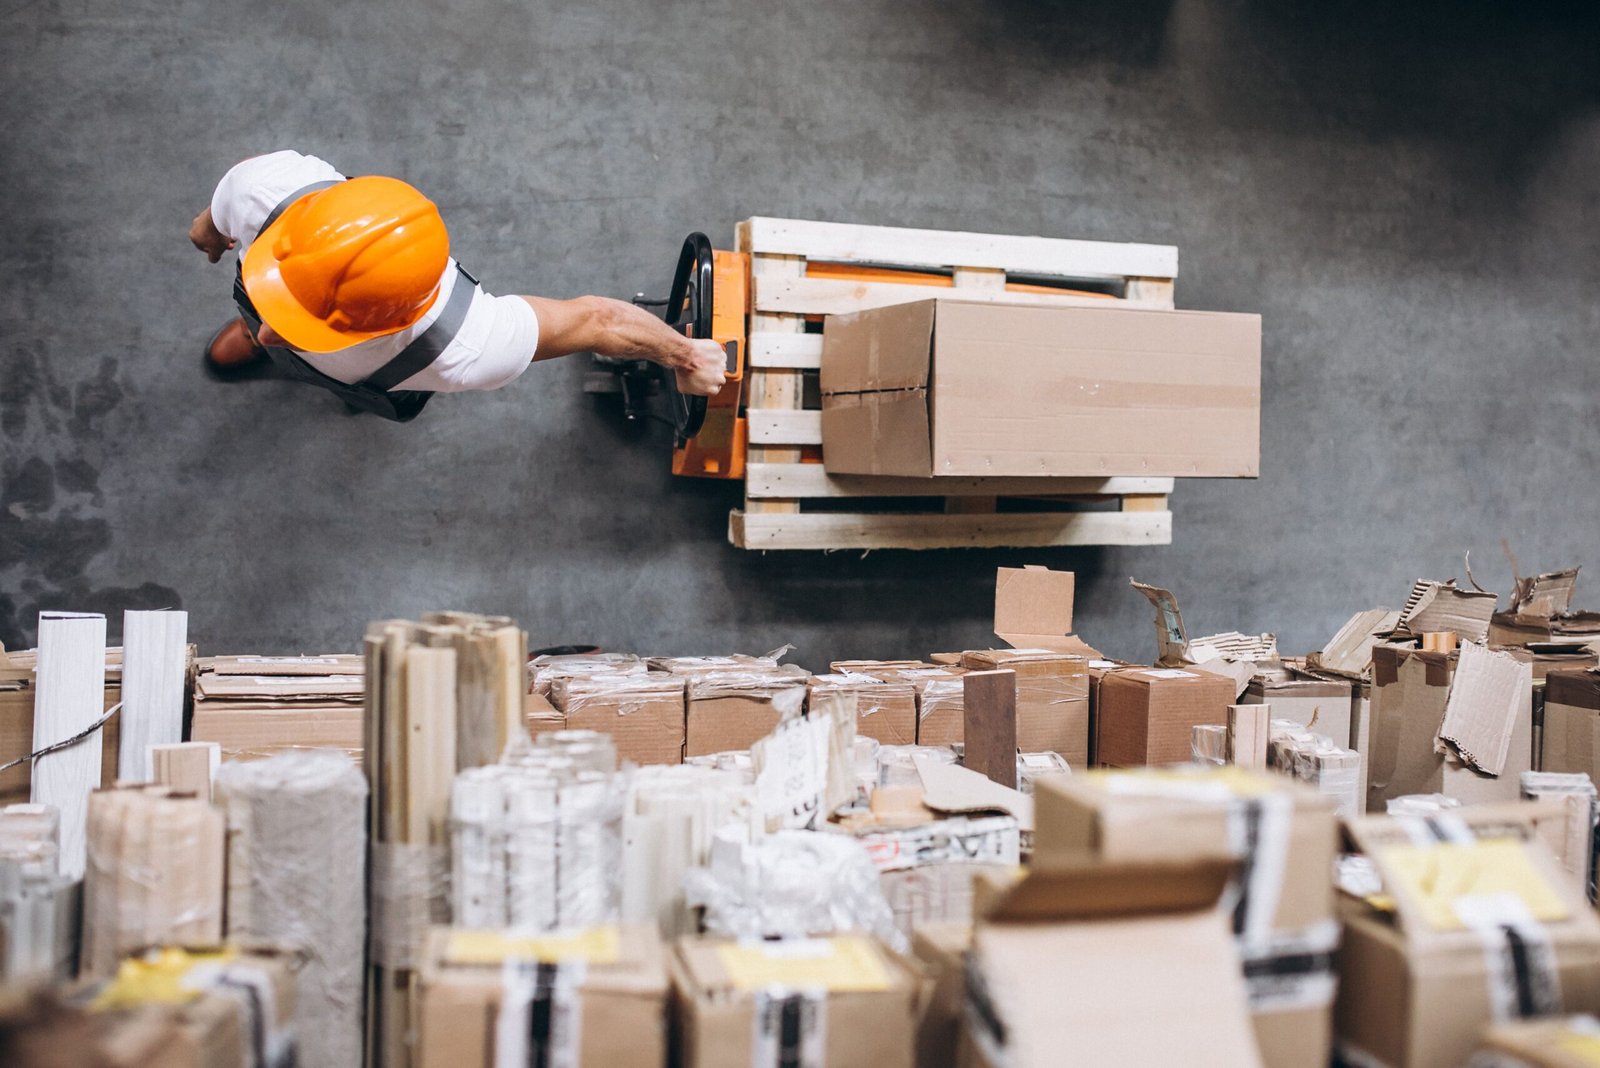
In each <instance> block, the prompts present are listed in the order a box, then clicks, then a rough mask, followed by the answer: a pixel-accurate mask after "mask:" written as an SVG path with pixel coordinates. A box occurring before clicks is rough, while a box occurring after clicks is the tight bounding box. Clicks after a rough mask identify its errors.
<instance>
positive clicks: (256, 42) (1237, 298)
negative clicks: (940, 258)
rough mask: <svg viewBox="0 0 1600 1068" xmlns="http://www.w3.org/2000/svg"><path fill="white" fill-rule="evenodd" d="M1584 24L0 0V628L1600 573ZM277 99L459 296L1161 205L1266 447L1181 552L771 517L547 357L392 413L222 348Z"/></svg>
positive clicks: (714, 629) (1396, 583)
mask: <svg viewBox="0 0 1600 1068" xmlns="http://www.w3.org/2000/svg"><path fill="white" fill-rule="evenodd" d="M1597 55H1600V14H1597V9H1596V8H1595V7H1594V5H1592V4H1578V3H1567V4H1540V5H1512V4H1504V3H1485V2H1473V0H1467V2H1455V3H1444V2H1442V0H1429V2H1407V3H1393V2H1389V0H1344V2H1335V3H1317V4H1311V3H1291V2H1283V0H1277V2H1268V0H1100V2H1096V3H1086V2H1065V0H1058V2H1049V0H1040V2H1036V3H1029V2H1023V0H1001V2H991V3H949V2H941V0H814V2H810V3H803V4H802V3H781V2H778V0H682V2H665V0H658V2H656V3H649V2H645V0H535V2H529V3H505V2H501V0H455V2H452V3H442V2H438V0H434V2H427V3H419V2H409V3H404V2H403V3H397V4H378V3H370V2H368V3H344V4H323V3H313V2H310V0H289V2H282V3H271V4H253V5H244V4H222V3H210V4H207V3H200V2H196V0H164V2H162V3H155V2H152V0H122V2H117V3H112V2H110V0H92V2H82V0H78V2H69V0H41V2H33V3H29V2H19V0H0V189H3V190H4V197H3V199H0V360H3V374H0V433H3V441H4V445H3V457H0V463H3V472H0V473H3V477H4V488H3V502H0V504H3V507H0V640H3V641H4V642H5V643H6V644H7V645H9V646H13V647H15V646H17V645H21V644H27V643H28V642H30V641H31V640H32V637H33V633H34V619H35V615H36V613H37V611H38V610H39V609H40V608H68V609H100V610H111V611H118V610H120V609H121V608H124V607H151V606H159V605H181V606H183V607H185V608H187V609H188V610H189V611H190V612H191V614H192V616H191V618H192V622H191V627H192V633H193V634H194V636H195V638H196V639H197V640H198V641H199V642H200V643H201V644H202V646H203V647H204V648H205V649H206V650H207V651H211V652H245V651H265V652H292V651H308V652H310V651H318V650H324V649H351V648H354V647H355V645H356V643H357V640H358V637H359V635H360V633H361V630H362V628H363V626H364V624H365V622H366V621H367V620H368V619H371V618H375V617H381V616H386V615H409V614H412V613H416V612H420V611H422V610H425V609H428V608H434V607H462V608H469V609H478V610H485V611H493V612H505V613H510V614H512V615H515V616H517V617H518V618H519V619H521V620H522V621H523V622H524V624H525V625H526V626H527V627H528V629H529V631H530V632H531V634H532V637H533V640H534V642H535V643H536V644H546V643H553V642H559V641H573V640H579V639H583V640H589V641H595V642H599V643H602V644H604V645H606V646H608V647H611V648H633V649H639V650H645V651H657V650H659V651H663V652H666V651H674V652H700V651H704V652H721V651H726V650H741V651H761V650H764V649H767V648H770V647H773V646H776V645H779V644H782V643H785V642H792V643H793V644H794V645H795V646H796V647H797V650H798V651H797V654H796V656H797V658H798V659H799V660H800V661H801V662H803V663H806V664H808V665H812V666H816V665H820V664H821V663H823V662H825V661H826V660H827V659H829V658H830V657H834V656H838V655H845V654H849V655H853V656H871V655H882V656H899V655H905V654H915V653H924V652H927V651H929V650H931V649H938V648H960V647H970V646H973V645H977V644H982V643H983V642H985V640H986V636H987V633H988V629H989V627H988V624H989V613H990V594H991V590H992V583H993V574H994V568H995V566H996V565H997V564H1004V563H1020V562H1025V561H1034V562H1042V563H1046V564H1049V565H1051V566H1054V567H1059V568H1072V569H1075V570H1076V571H1077V572H1078V574H1079V607H1078V619H1079V627H1078V629H1079V631H1080V632H1081V633H1082V634H1084V635H1085V636H1086V637H1087V638H1089V639H1090V640H1092V641H1095V642H1098V643H1100V644H1101V645H1102V646H1103V647H1104V648H1105V649H1107V650H1108V651H1110V652H1113V653H1116V654H1120V655H1124V656H1130V657H1134V656H1147V655H1149V654H1150V652H1151V651H1152V647H1153V635H1152V633H1151V626H1150V610H1149V608H1148V607H1147V606H1146V604H1145V603H1144V601H1143V600H1142V599H1140V598H1139V597H1138V596H1137V595H1136V594H1134V593H1132V592H1131V591H1129V590H1128V589H1127V588H1126V582H1127V578H1128V576H1129V575H1136V576H1138V577H1139V578H1141V579H1143V580H1145V581H1152V582H1158V583H1161V584H1163V585H1167V586H1170V587H1171V588H1173V589H1174V590H1175V591H1177V593H1178V594H1179V596H1180V598H1181V599H1182V601H1183V603H1184V605H1185V607H1186V610H1187V612H1186V618H1187V621H1188V623H1189V625H1190V627H1191V629H1192V630H1193V631H1209V630H1218V629H1231V628H1240V629H1244V630H1267V629H1271V630H1275V631H1277V632H1278V633H1279V635H1280V636H1281V638H1282V641H1283V644H1284V646H1285V647H1286V648H1288V649H1291V650H1304V649H1307V648H1315V647H1317V646H1318V645H1319V644H1320V643H1321V642H1322V641H1323V640H1324V639H1325V638H1326V637H1328V636H1329V635H1330V634H1331V633H1332V631H1333V629H1334V628H1335V627H1336V626H1337V625H1338V624H1339V623H1340V622H1341V621H1342V620H1343V618H1344V617H1345V616H1346V615H1347V614H1348V613H1350V612H1352V611H1354V610H1356V609H1359V608H1363V607H1370V606H1373V605H1376V604H1381V603H1387V604H1391V605H1394V604H1397V603H1398V601H1399V599H1400V598H1402V597H1403V596H1404V593H1405V590H1406V588H1407V586H1408V584H1409V583H1410V581H1411V580H1413V579H1415V578H1417V577H1418V576H1420V575H1425V576H1433V577H1446V576H1449V575H1453V574H1458V573H1459V572H1460V561H1461V556H1462V553H1463V552H1464V551H1465V550H1468V549H1471V550H1473V552H1474V556H1475V561H1476V562H1477V564H1478V566H1477V568H1475V570H1476V571H1477V572H1478V577H1479V579H1480V581H1483V582H1485V584H1487V585H1491V586H1496V587H1498V588H1500V589H1505V588H1506V587H1507V586H1508V585H1509V573H1508V572H1509V569H1508V568H1507V567H1506V565H1505V564H1504V563H1503V560H1502V557H1501V556H1500V553H1499V549H1498V542H1499V539H1500V538H1502V537H1507V538H1509V539H1511V541H1512V542H1513V544H1514V546H1515V548H1516V549H1517V551H1518V553H1519V555H1520V557H1521V560H1522V561H1523V563H1524V565H1525V566H1526V567H1529V568H1535V567H1537V568H1547V567H1556V566H1562V565H1569V564H1574V563H1577V564H1584V565H1587V566H1588V567H1589V568H1591V569H1592V570H1593V571H1594V572H1595V573H1596V574H1595V575H1594V577H1592V578H1591V579H1589V581H1588V583H1587V584H1586V585H1585V584H1582V583H1580V599H1584V600H1586V602H1587V603H1588V604H1589V605H1590V606H1591V607H1595V606H1600V589H1597V586H1600V546H1597V537H1596V533H1597V531H1600V479H1597V477H1596V471H1597V470H1600V429H1597V416H1600V400H1597V397H1600V388H1597V387H1600V353H1597V351H1596V349H1597V339H1600V300H1597V299H1596V292H1597V289H1600V241H1597V234H1600V196H1597V193H1596V174H1597V173H1600V63H1597V61H1596V56H1597ZM281 147H295V148H299V149H302V150H304V151H308V152H313V153H316V154H318V155H321V156H323V157H325V158H327V159H329V160H331V161H333V162H335V163H336V164H337V165H339V166H341V167H343V168H344V169H345V170H346V171H348V172H350V173H374V172H381V173H391V174H396V175H399V176H402V177H404V178H406V179H408V180H410V181H412V182H413V183H414V184H416V185H418V186H419V187H421V188H422V189H424V190H426V191H427V192H429V193H430V194H431V195H432V196H433V197H434V198H435V199H436V200H437V201H438V202H439V204H440V205H441V206H442V208H443V211H444V215H445V218H446V220H447V222H448V223H449V224H450V226H451V229H452V234H453V240H454V247H455V250H456V251H457V254H458V255H459V256H460V257H461V259H462V260H463V261H464V262H465V263H466V264H467V265H469V266H470V267H472V268H473V269H474V270H475V271H476V272H477V273H478V274H479V275H480V276H481V277H482V278H483V279H484V280H485V282H486V284H487V285H488V286H489V287H490V289H491V290H493V291H495V292H533V293H541V294H547V295H551V296H568V295H575V294H578V293H583V292H601V293H610V294H615V295H627V294H630V293H632V292H634V291H635V290H636V289H639V288H650V289H656V288H660V286H661V285H663V284H664V281H665V275H666V274H667V272H668V270H669V269H670V266H671V259H672V257H673V255H674V254H675V251H676V247H677V243H678V242H679V241H680V240H681V238H682V236H683V235H684V234H685V233H686V232H687V231H689V230H690V229H695V228H700V229H705V230H707V231H708V232H710V233H711V234H713V235H716V236H718V237H721V238H724V239H729V238H731V233H732V227H733V224H734V223H735V221H737V220H738V219H741V218H744V217H746V216H749V215H752V214H770V215H788V216H798V217H807V218H823V219H835V220H847V221H860V222H869V223H882V224H891V225H912V226H926V227H946V228H960V229H971V230H987V231H997V232H1007V233H1039V234H1047V235H1053V236H1063V237H1083V238H1097V239H1108V240H1137V241H1150V242H1162V243H1173V244H1176V245H1178V246H1179V247H1180V249H1181V255H1182V270H1181V277H1180V280H1179V285H1178V300H1179V305H1180V306H1182V307H1189V308H1211V309H1229V310H1240V311H1258V312H1260V313H1261V314H1262V315H1263V316H1264V317H1265V323H1266V365H1265V383H1264V385H1265V419H1264V440H1263V463H1262V470H1263V475H1262V477H1261V479H1260V480H1259V481H1255V482H1215V483H1205V484H1202V483H1192V482H1191V483H1184V484H1181V486H1180V489H1179V490H1178V492H1177V494H1176V495H1175V497H1174V499H1173V507H1174V511H1175V513H1176V535H1175V543H1174V545H1173V546H1171V547H1170V548H1162V549H1154V548H1152V549H1139V550H1120V549H1116V550H1114V549H1105V550H1086V551H1047V552H940V553H923V554H913V553H907V552H877V553H872V554H870V555H866V556H862V555H860V554H845V553H840V554H834V555H829V556H823V555H819V554H771V555H765V556H763V555H757V554H750V553H744V552H741V551H738V550H735V549H733V548H731V547H729V546H728V545H727V544H726V542H725V540H724V527H725V514H726V512H727V510H728V508H729V506H730V505H731V504H732V503H733V501H734V500H735V496H736V494H735V492H734V490H733V488H732V487H729V486H724V485H717V484H702V483H693V482H688V481H681V480H680V481H674V480H673V479H672V478H671V476H670V475H669V474H668V472H667V466H666V464H667V459H666V457H667V452H666V444H667V443H666V441H665V440H664V438H663V437H662V436H661V435H660V434H652V435H650V436H648V437H646V438H644V439H634V438H632V437H630V436H629V435H628V434H626V433H625V432H623V431H622V430H621V429H620V428H619V427H618V426H617V425H616V423H615V421H614V417H613V415H612V413H610V412H608V411H606V410H604V409H603V408H600V407H597V406H596V404H595V403H594V401H593V400H592V399H591V398H587V397H584V396H582V395H581V394H580V392H579V383H580V378H581V373H582V370H583V368H582V367H581V366H579V365H577V364H576V363H572V364H570V365H566V366H562V365H555V366H539V367H535V368H533V369H532V370H530V371H529V372H528V373H527V374H526V375H524V376H523V377H522V378H521V379H519V380H518V381H517V382H516V383H515V384H513V385H512V386H511V387H510V388H508V389H505V390H502V391H500V392H498V393H494V394H487V395H465V396H458V397H448V398H441V399H439V400H438V401H436V402H435V404H434V406H433V407H432V408H430V409H429V411H428V412H427V413H426V414H425V415H424V416H423V417H422V418H421V419H420V420H419V421H418V422H417V423H415V424H412V425H410V426H399V427H397V426H391V425H387V424H385V423H382V422H379V421H377V420H374V419H371V418H349V417H346V416H344V415H343V414H341V413H340V412H339V411H338V410H337V408H335V407H333V406H332V405H333V402H332V401H331V399H329V398H326V397H324V396H322V395H320V394H315V393H312V392H311V391H309V390H304V389H302V388H300V387H295V386H291V385H288V384H278V383H257V384H243V385H235V386H222V385H217V384H213V383H211V382H209V381H207V380H206V379H205V378H203V377H202V375H201V373H200V369H199V366H198V353H199V349H200V346H201V344H202V343H203V341H204V340H205V338H206V337H207V336H209V334H210V332H211V330H212V329H213V328H214V327H215V326H216V325H217V324H219V323H220V322H221V321H222V320H223V319H224V318H225V317H226V316H227V315H228V314H229V304H228V284H229V273H230V271H231V262H229V263H226V264H224V265H219V266H216V267H212V266H209V265H208V264H207V263H206V262H205V260H204V258H203V257H202V256H200V255H199V254H197V253H195V252H194V251H193V250H192V249H191V248H190V247H189V246H188V243H187V241H186V240H185V230H186V227H187V224H188V222H189V219H190V218H191V217H192V216H193V214H194V213H195V212H196V211H197V210H198V209H199V208H200V207H202V206H204V204H205V203H206V202H207V199H208V197H209V195H210V192H211V188H212V186H213V184H214V183H215V181H216V179H217V177H218V176H219V175H220V174H221V173H222V171H223V170H224V169H225V168H226V167H228V166H229V165H230V164H231V163H232V162H234V161H235V160H237V159H239V158H242V157H244V156H247V155H252V154H255V153H258V152H261V151H267V150H271V149H276V148H281ZM1585 591H1587V592H1585ZM113 629H115V624H114V625H113Z"/></svg>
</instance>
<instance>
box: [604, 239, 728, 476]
mask: <svg viewBox="0 0 1600 1068" xmlns="http://www.w3.org/2000/svg"><path fill="white" fill-rule="evenodd" d="M749 292H750V257H749V256H747V255H745V254H744V253H742V252H724V251H721V250H719V249H713V248H712V247H711V239H710V238H708V237H707V236H706V235H705V234H702V233H698V232H696V233H692V234H690V235H689V236H688V237H687V238H686V239H685V240H684V242H683V249H682V251H681V252H679V254H678V266H677V268H676V269H675V270H674V271H673V273H672V285H671V287H670V289H669V290H668V293H667V296H666V297H664V298H660V299H654V298H650V297H646V296H645V295H644V294H643V293H639V294H636V295H635V296H634V298H633V303H634V304H636V305H638V306H639V307H642V308H650V309H653V310H659V312H660V314H661V317H662V319H663V320H665V321H666V324H667V325H668V326H670V327H672V328H673V329H674V330H677V331H678V332H679V333H681V334H683V335H684V336H686V337H709V338H711V339H713V340H715V341H717V342H718V343H719V344H721V345H722V347H723V350H724V351H725V352H726V353H727V354H728V364H727V369H726V370H725V371H724V372H723V373H724V376H725V379H726V380H725V381H724V383H723V386H722V390H721V392H719V393H717V394H716V395H715V396H711V397H691V396H686V395H684V394H682V393H679V392H678V386H677V377H676V376H675V375H674V374H673V373H672V372H670V371H667V370H666V369H664V368H662V367H661V366H660V365H658V364H654V363H651V362H649V361H648V360H619V359H612V358H610V357H605V356H596V357H594V364H595V368H596V370H595V371H594V372H592V373H591V374H590V375H589V376H588V378H587V379H586V380H585V382H584V392H585V393H595V394H620V395H621V398H622V409H623V418H624V419H626V420H627V422H629V423H641V422H644V421H647V420H656V421H660V422H667V423H669V424H670V425H671V426H672V433H673V439H672V473H673V474H675V475H689V476H694V477H699V478H725V479H738V478H743V477H744V457H745V438H746V423H745V419H744V416H743V413H742V411H741V407H740V406H741V403H742V394H743V390H744V378H745V355H746V353H745V349H746V338H747V331H746V328H745V322H746V316H747V315H748V314H749ZM660 395H665V396H666V398H667V408H668V411H669V412H670V418H664V417H662V416H660V415H657V414H656V413H655V412H654V410H653V402H652V400H651V398H653V397H656V396H660Z"/></svg>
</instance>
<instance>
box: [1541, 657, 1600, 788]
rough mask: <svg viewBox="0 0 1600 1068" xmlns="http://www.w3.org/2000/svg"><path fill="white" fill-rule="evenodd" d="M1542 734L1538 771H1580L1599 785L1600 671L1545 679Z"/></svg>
mask: <svg viewBox="0 0 1600 1068" xmlns="http://www.w3.org/2000/svg"><path fill="white" fill-rule="evenodd" d="M1543 734H1544V738H1543V743H1544V744H1543V752H1542V754H1541V760H1540V765H1539V769H1540V770H1541V771H1559V772H1567V773H1572V772H1579V771H1581V772H1583V773H1584V774H1585V775H1587V776H1589V778H1591V779H1594V780H1596V781H1597V782H1600V670H1597V669H1594V668H1586V669H1583V670H1580V671H1552V672H1550V674H1548V675H1547V676H1545V680H1544V732H1543Z"/></svg>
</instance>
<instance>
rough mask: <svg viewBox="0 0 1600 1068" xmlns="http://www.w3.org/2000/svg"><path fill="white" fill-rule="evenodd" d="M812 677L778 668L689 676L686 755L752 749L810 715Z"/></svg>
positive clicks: (794, 668)
mask: <svg viewBox="0 0 1600 1068" xmlns="http://www.w3.org/2000/svg"><path fill="white" fill-rule="evenodd" d="M718 659H721V658H718ZM809 677H810V676H808V675H807V674H806V673H805V671H803V670H801V669H800V668H798V667H792V666H791V667H787V668H780V667H778V666H777V665H776V664H772V665H770V666H761V665H757V666H754V667H753V668H752V667H745V668H743V669H717V670H706V671H695V672H692V673H689V674H688V716H687V729H686V731H685V742H684V755H685V756H686V757H693V756H706V755H708V754H711V753H721V752H726V751H728V750H737V749H749V748H750V747H751V746H752V745H754V744H755V743H756V742H757V741H759V740H760V739H762V738H765V737H766V736H767V735H769V734H771V733H772V731H773V729H774V728H776V727H777V726H778V724H780V723H783V722H785V721H786V720H790V719H794V718H796V717H798V716H800V715H801V714H802V713H803V712H804V710H805V704H806V680H807V679H808V678H809Z"/></svg>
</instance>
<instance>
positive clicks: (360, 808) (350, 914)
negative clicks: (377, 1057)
mask: <svg viewBox="0 0 1600 1068" xmlns="http://www.w3.org/2000/svg"><path fill="white" fill-rule="evenodd" d="M216 792H217V798H218V803H219V804H220V805H221V806H222V808H223V810H224V811H225V812H226V814H227V822H228V895H227V897H228V909H227V922H228V931H227V934H228V938H229V939H230V940H235V941H242V942H244V943H247V944H252V945H270V946H277V947H281V948H284V949H290V950H294V951H295V952H296V953H297V954H298V955H299V957H300V960H301V964H300V967H299V970H298V972H297V975H296V978H295V987H296V990H297V992H298V996H297V997H296V999H295V1029H296V1032H297V1035H298V1039H299V1045H300V1051H301V1063H304V1064H354V1063H357V1061H358V1060H359V1058H360V1056H361V1047H362V1039H363V1028H362V1002H363V997H364V993H365V984H366V968H365V965H364V963H363V956H364V949H365V944H366V938H367V935H366V928H367V923H366V920H367V792H368V791H367V779H366V776H365V775H363V774H362V773H361V770H360V769H359V768H357V767H355V766H353V765H352V764H351V763H350V762H349V761H348V760H346V759H345V758H344V757H343V756H341V755H340V754H338V753H336V752H332V751H329V750H322V751H320V752H310V753H293V754H285V755H282V756H277V757H273V758H271V759H268V760H262V761H252V762H250V763H234V764H224V765H222V766H221V767H220V768H219V769H218V770H217V776H216ZM435 872H436V873H437V868H435ZM437 893H438V896H439V898H441V899H442V897H443V894H444V888H443V887H442V886H440V887H439V888H438V892H437ZM432 914H438V915H442V910H440V911H437V912H431V913H430V915H432Z"/></svg>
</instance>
